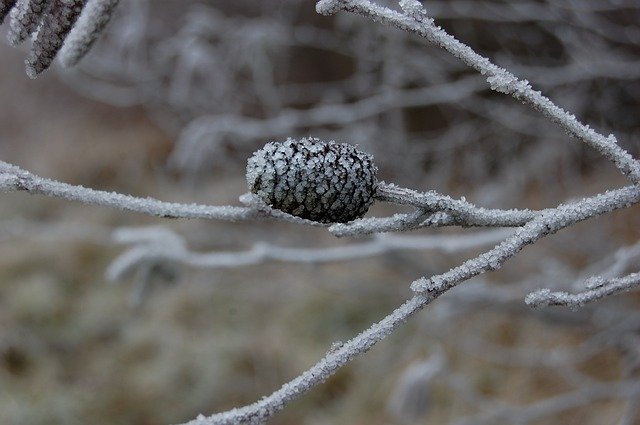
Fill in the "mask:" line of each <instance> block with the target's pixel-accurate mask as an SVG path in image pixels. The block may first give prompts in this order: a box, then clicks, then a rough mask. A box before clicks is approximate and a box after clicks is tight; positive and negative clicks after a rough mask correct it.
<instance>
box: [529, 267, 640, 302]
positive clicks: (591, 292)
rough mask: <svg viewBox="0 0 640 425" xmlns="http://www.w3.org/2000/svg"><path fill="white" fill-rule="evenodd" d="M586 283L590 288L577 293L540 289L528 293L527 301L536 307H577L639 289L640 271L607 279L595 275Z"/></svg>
mask: <svg viewBox="0 0 640 425" xmlns="http://www.w3.org/2000/svg"><path fill="white" fill-rule="evenodd" d="M585 283H586V286H587V288H588V289H587V290H586V291H583V292H579V293H577V294H570V293H568V292H551V290H550V289H540V290H538V291H535V292H532V293H530V294H529V295H527V297H526V298H525V302H526V303H527V304H528V305H529V306H531V307H534V308H542V307H549V306H565V307H569V308H573V309H575V308H578V307H583V306H584V305H586V304H589V303H591V302H594V301H597V300H599V299H602V298H604V297H608V296H610V295H615V294H620V293H622V292H627V291H630V290H633V289H638V288H639V287H640V273H631V274H629V275H627V276H624V277H621V278H613V279H606V280H605V279H602V278H601V277H595V278H591V279H588V280H587V282H585Z"/></svg>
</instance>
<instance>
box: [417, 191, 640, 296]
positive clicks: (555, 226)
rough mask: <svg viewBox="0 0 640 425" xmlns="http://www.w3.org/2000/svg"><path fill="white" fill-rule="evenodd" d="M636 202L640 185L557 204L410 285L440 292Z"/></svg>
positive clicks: (639, 194) (639, 195) (423, 289)
mask: <svg viewBox="0 0 640 425" xmlns="http://www.w3.org/2000/svg"><path fill="white" fill-rule="evenodd" d="M638 202H640V186H637V185H636V186H626V187H623V188H621V189H616V190H612V191H608V192H605V193H602V194H598V195H596V196H593V197H591V198H586V199H583V200H581V201H577V202H572V203H568V204H564V205H560V206H558V207H557V208H554V209H550V210H546V211H545V212H544V213H541V214H540V215H538V216H537V217H535V218H534V219H533V220H531V221H529V222H528V223H527V224H525V225H524V226H522V227H520V228H519V229H518V230H517V231H516V232H515V234H514V235H513V236H511V237H509V238H507V239H505V240H504V241H503V242H502V243H501V244H499V245H498V246H496V247H495V248H493V249H492V250H490V251H487V252H485V253H483V254H481V255H480V256H478V257H476V258H474V259H471V260H468V261H465V262H464V263H463V264H461V265H460V266H458V267H455V268H453V269H451V270H449V271H448V272H446V273H443V274H441V275H437V276H433V277H431V278H428V279H427V278H421V279H418V280H416V281H414V282H413V283H412V284H411V289H413V290H414V291H416V292H418V293H423V292H432V291H436V292H440V291H442V290H446V289H449V288H453V287H454V286H456V285H458V284H460V283H461V282H464V281H465V280H468V279H470V278H472V277H474V276H477V275H479V274H481V273H484V272H486V271H489V270H497V269H499V268H500V267H501V266H502V264H504V262H505V261H507V260H508V259H510V258H511V257H513V256H515V255H516V254H517V253H519V252H520V251H521V250H522V248H524V247H525V246H527V245H530V244H532V243H534V242H535V241H537V240H539V239H541V238H543V237H545V236H549V235H552V234H554V233H556V232H557V231H559V230H561V229H564V228H565V227H568V226H571V225H573V224H575V223H578V222H580V221H583V220H586V219H588V218H592V217H595V216H598V215H601V214H604V213H607V212H611V211H614V210H617V209H620V208H627V207H629V206H631V205H634V204H637V203H638Z"/></svg>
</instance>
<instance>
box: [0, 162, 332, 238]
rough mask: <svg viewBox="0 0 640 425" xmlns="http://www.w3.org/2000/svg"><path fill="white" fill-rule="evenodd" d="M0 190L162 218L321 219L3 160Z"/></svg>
mask: <svg viewBox="0 0 640 425" xmlns="http://www.w3.org/2000/svg"><path fill="white" fill-rule="evenodd" d="M0 191H3V192H11V191H26V192H28V193H30V194H40V195H45V196H50V197H54V198H62V199H67V200H70V201H77V202H82V203H84V204H93V205H103V206H107V207H111V208H115V209H119V210H124V211H133V212H139V213H142V214H147V215H153V216H158V217H165V218H203V219H210V220H226V221H242V220H256V219H264V218H273V219H278V220H283V221H291V222H297V223H305V224H308V225H312V226H321V224H320V223H316V222H312V221H309V220H304V219H300V218H298V217H293V216H290V215H289V214H286V213H283V212H281V211H277V210H273V209H271V208H269V207H268V206H267V205H265V204H260V203H259V202H257V201H256V200H254V199H253V198H252V197H248V199H250V202H252V205H251V206H248V207H234V206H211V205H199V204H178V203H174V202H163V201H159V200H157V199H153V198H138V197H135V196H131V195H123V194H120V193H115V192H106V191H102V190H95V189H89V188H86V187H82V186H74V185H70V184H67V183H61V182H58V181H55V180H50V179H45V178H42V177H39V176H36V175H35V174H31V173H29V172H28V171H24V170H22V169H20V168H19V167H16V166H15V165H11V164H8V163H6V162H2V161H0ZM243 199H247V198H243Z"/></svg>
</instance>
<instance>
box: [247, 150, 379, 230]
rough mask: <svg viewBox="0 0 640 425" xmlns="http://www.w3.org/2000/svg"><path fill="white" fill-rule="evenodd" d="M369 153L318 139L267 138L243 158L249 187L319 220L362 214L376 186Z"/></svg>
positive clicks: (281, 205)
mask: <svg viewBox="0 0 640 425" xmlns="http://www.w3.org/2000/svg"><path fill="white" fill-rule="evenodd" d="M377 171H378V169H377V167H376V166H375V164H374V163H373V157H372V156H371V155H369V154H367V153H364V152H361V151H359V150H357V149H356V148H355V147H353V146H351V145H348V144H341V143H336V142H333V141H331V142H324V141H322V140H320V139H314V138H304V139H301V140H295V139H291V138H290V139H287V141H286V142H283V143H276V142H271V143H267V144H266V145H265V146H264V147H263V148H262V149H260V150H258V151H256V152H255V153H254V154H253V156H252V157H251V158H249V160H248V162H247V184H248V185H249V189H250V190H251V192H253V193H255V194H256V195H257V196H258V197H260V198H261V199H262V200H263V201H265V202H266V203H268V204H270V205H271V206H272V207H273V208H276V209H279V210H281V211H284V212H287V213H289V214H291V215H294V216H297V217H301V218H306V219H309V220H313V221H318V222H321V223H346V222H348V221H351V220H354V219H356V218H359V217H362V216H363V215H364V214H365V213H366V212H367V210H368V209H369V207H370V206H371V204H372V203H373V200H374V199H373V195H374V193H375V190H376V187H377V182H378V180H377V178H376V173H377Z"/></svg>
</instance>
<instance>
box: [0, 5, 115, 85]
mask: <svg viewBox="0 0 640 425" xmlns="http://www.w3.org/2000/svg"><path fill="white" fill-rule="evenodd" d="M118 1H119V0H88V2H87V1H86V0H17V1H16V0H0V24H1V23H2V21H3V20H4V17H5V15H6V14H7V13H10V17H11V22H10V27H9V32H8V39H9V42H10V43H11V44H13V45H14V46H15V45H18V44H20V43H22V42H23V41H25V40H26V39H27V38H28V37H29V36H32V38H33V44H32V46H31V50H30V52H29V56H28V58H27V60H26V72H27V75H28V76H29V77H30V78H36V77H37V75H38V74H40V73H41V72H42V71H44V70H45V69H47V68H48V67H49V66H50V65H51V63H52V62H53V59H54V58H55V57H56V55H57V54H58V52H59V51H60V50H61V49H62V53H61V61H62V63H63V64H64V65H65V66H71V65H75V64H76V63H77V62H78V61H79V60H80V59H81V58H82V57H83V56H84V55H85V54H86V53H87V52H88V51H89V49H91V46H92V45H93V43H94V42H95V40H96V39H97V37H98V36H99V35H100V33H101V32H102V31H103V30H104V28H105V26H106V25H107V23H108V22H109V20H110V18H111V15H112V14H113V10H114V9H115V7H116V6H117V4H118ZM78 17H79V18H80V19H79V21H78ZM76 21H78V24H77V25H76Z"/></svg>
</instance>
